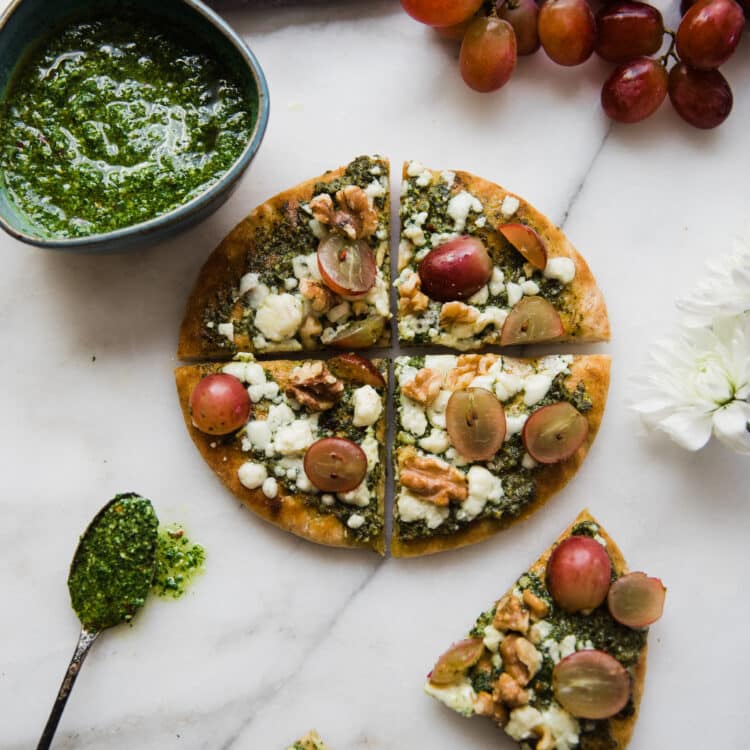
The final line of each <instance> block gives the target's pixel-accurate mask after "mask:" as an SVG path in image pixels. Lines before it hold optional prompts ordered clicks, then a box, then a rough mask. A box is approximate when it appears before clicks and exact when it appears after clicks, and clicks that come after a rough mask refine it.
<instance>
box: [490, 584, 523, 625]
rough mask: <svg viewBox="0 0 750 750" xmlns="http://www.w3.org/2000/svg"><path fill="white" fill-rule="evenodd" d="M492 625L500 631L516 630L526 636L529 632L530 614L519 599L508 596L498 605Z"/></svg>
mask: <svg viewBox="0 0 750 750" xmlns="http://www.w3.org/2000/svg"><path fill="white" fill-rule="evenodd" d="M492 625H493V627H495V628H497V629H498V630H515V631H516V632H518V633H523V634H524V635H526V633H528V632H529V613H528V611H527V610H526V609H524V607H523V606H521V602H520V601H519V600H518V598H517V597H515V596H513V594H507V595H506V596H504V597H503V598H502V599H501V600H500V601H499V602H498V603H497V608H496V609H495V617H494V619H493V620H492Z"/></svg>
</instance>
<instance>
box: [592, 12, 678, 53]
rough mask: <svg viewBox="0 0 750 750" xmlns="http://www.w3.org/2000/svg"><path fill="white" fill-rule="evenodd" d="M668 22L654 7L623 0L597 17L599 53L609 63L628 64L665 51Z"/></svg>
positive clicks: (597, 47)
mask: <svg viewBox="0 0 750 750" xmlns="http://www.w3.org/2000/svg"><path fill="white" fill-rule="evenodd" d="M663 38H664V20H663V19H662V17H661V13H659V11H658V10H657V9H656V8H654V7H653V6H652V5H648V4H646V3H639V2H636V1H635V0H623V1H622V2H618V3H615V4H614V5H605V6H603V7H602V8H601V10H600V11H599V13H597V16H596V47H595V49H596V53H597V54H598V55H599V57H603V58H604V59H605V60H608V61H609V62H615V63H624V62H628V61H630V60H632V59H633V58H635V57H643V56H645V55H653V54H654V53H655V52H658V51H659V49H660V48H661V43H662V39H663Z"/></svg>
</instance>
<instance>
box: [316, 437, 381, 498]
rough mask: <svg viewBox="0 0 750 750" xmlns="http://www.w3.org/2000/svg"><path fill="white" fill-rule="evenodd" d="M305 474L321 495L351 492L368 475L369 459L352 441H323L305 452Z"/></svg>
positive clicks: (338, 439) (335, 438) (332, 439)
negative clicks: (323, 493) (322, 493)
mask: <svg viewBox="0 0 750 750" xmlns="http://www.w3.org/2000/svg"><path fill="white" fill-rule="evenodd" d="M303 465H304V469H305V474H307V476H308V478H309V479H310V481H311V482H312V483H313V484H314V485H315V486H316V487H317V488H318V489H319V490H321V491H322V492H351V490H353V489H355V488H356V487H359V485H360V484H362V480H363V479H364V478H365V474H367V456H366V455H365V452H364V451H363V450H362V449H361V448H360V447H359V446H358V445H357V444H356V443H353V442H352V441H351V440H347V439H346V438H340V437H329V438H321V439H320V440H317V441H316V442H314V443H313V444H312V445H311V446H310V447H309V448H308V449H307V452H306V453H305V460H304V464H303Z"/></svg>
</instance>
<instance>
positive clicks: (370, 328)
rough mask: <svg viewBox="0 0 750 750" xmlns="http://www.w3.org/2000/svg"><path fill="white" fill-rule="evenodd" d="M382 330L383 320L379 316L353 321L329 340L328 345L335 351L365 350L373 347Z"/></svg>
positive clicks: (383, 326)
mask: <svg viewBox="0 0 750 750" xmlns="http://www.w3.org/2000/svg"><path fill="white" fill-rule="evenodd" d="M384 328H385V318H384V317H382V316H381V315H372V316H370V317H369V318H364V319H362V320H354V321H352V322H351V323H349V324H348V325H346V326H344V328H342V329H341V330H340V331H339V332H338V333H337V334H336V335H335V336H334V337H333V338H332V339H330V341H329V342H328V345H329V346H333V347H335V348H336V349H365V348H366V347H368V346H375V344H376V343H377V342H378V340H379V339H380V337H381V336H382V335H383V329H384Z"/></svg>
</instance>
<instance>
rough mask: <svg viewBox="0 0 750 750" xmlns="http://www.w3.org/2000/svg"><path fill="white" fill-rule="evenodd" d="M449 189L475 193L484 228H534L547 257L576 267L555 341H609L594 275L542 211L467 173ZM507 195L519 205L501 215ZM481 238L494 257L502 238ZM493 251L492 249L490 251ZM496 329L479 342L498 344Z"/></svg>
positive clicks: (485, 235) (486, 235) (487, 235)
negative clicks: (561, 328) (562, 331)
mask: <svg viewBox="0 0 750 750" xmlns="http://www.w3.org/2000/svg"><path fill="white" fill-rule="evenodd" d="M407 168H408V163H405V164H404V167H403V177H404V179H406V178H407V176H408V175H407V171H406V170H407ZM430 171H432V174H433V176H434V177H435V179H440V172H439V171H435V170H430ZM455 175H456V177H455V181H454V187H453V192H459V191H461V190H464V189H465V190H468V191H469V192H470V193H472V195H474V196H476V197H477V198H478V199H479V200H480V201H481V202H482V205H483V211H484V215H485V216H486V217H487V225H488V227H497V226H500V225H501V224H506V223H509V222H521V223H523V224H527V225H528V226H530V227H531V228H532V229H534V230H535V231H536V232H537V233H538V234H539V235H540V237H541V238H542V239H543V240H544V242H545V244H546V245H547V250H548V252H549V257H550V258H559V257H568V258H571V259H572V260H573V262H574V263H575V266H576V275H575V279H573V281H572V282H571V283H570V284H567V285H566V286H565V291H564V292H563V293H562V294H561V297H560V300H561V302H562V308H563V309H560V306H558V305H555V307H556V308H558V312H559V313H560V317H561V318H562V322H563V326H564V329H565V335H564V336H563V337H561V338H559V339H555V341H557V342H573V341H574V342H580V343H583V342H594V341H609V338H610V328H609V317H608V315H607V306H606V304H605V302H604V297H603V295H602V292H601V290H600V289H599V287H598V286H597V284H596V280H595V279H594V275H593V274H592V273H591V269H590V268H589V266H588V263H586V261H585V260H584V258H583V257H582V256H581V255H580V253H579V252H578V251H577V250H576V249H575V248H574V247H573V245H572V244H571V242H570V240H568V238H567V237H566V236H565V234H564V233H563V232H562V231H561V230H560V229H559V228H558V227H557V226H556V225H555V224H554V222H552V221H550V219H548V218H547V217H546V216H545V215H544V214H542V213H541V212H540V211H538V210H537V209H536V208H534V206H532V205H531V204H530V203H528V202H527V201H526V200H524V199H523V198H521V196H519V195H516V194H515V193H511V192H510V191H509V190H506V189H505V188H504V187H501V186H500V185H496V184H495V183H493V182H489V181H488V180H485V179H483V178H481V177H477V176H476V175H473V174H471V173H469V172H463V171H460V170H459V171H456V172H455ZM507 196H511V197H514V198H516V199H518V201H519V203H520V207H519V208H518V210H517V211H516V212H515V214H514V215H513V216H511V217H510V218H505V217H504V216H503V214H502V211H501V209H500V207H501V206H502V203H503V201H504V200H505V198H506V197H507ZM482 239H483V240H484V241H485V243H486V244H487V246H488V249H489V251H490V255H492V256H494V255H495V252H497V250H498V248H499V247H501V246H502V243H503V240H502V239H501V235H500V233H499V232H497V231H494V230H492V229H488V230H486V231H484V232H482ZM493 251H495V252H493ZM499 340H500V331H499V330H498V331H497V332H496V337H494V338H492V339H487V338H483V342H484V343H485V344H487V343H495V344H498V343H499Z"/></svg>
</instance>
